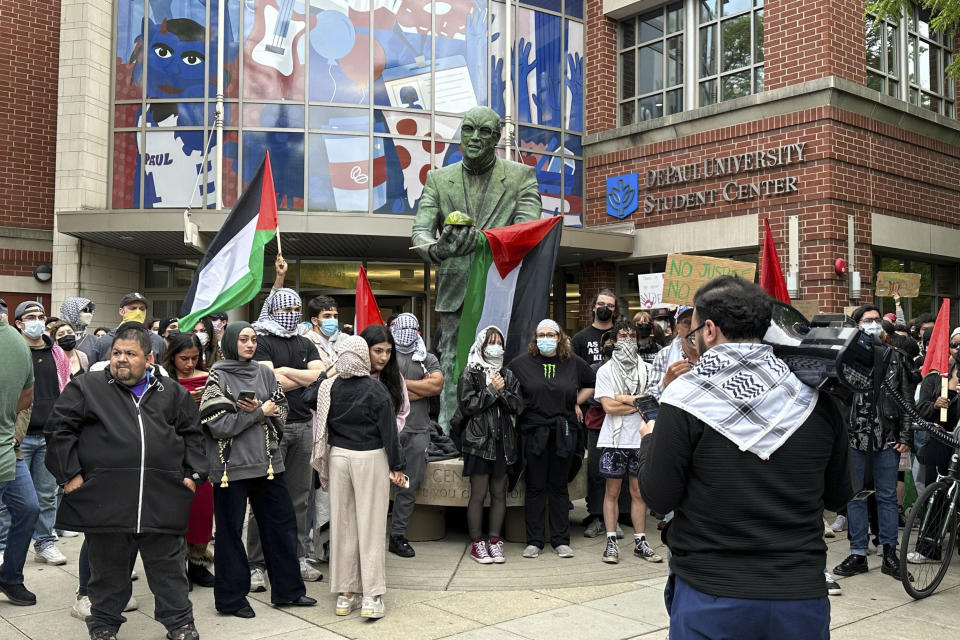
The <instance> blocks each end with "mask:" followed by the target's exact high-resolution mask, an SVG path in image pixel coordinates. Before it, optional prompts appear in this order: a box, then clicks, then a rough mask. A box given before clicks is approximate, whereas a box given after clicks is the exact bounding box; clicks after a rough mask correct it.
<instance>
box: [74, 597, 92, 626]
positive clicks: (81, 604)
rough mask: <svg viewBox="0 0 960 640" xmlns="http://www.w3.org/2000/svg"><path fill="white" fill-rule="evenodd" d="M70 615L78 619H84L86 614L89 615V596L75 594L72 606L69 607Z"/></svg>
mask: <svg viewBox="0 0 960 640" xmlns="http://www.w3.org/2000/svg"><path fill="white" fill-rule="evenodd" d="M70 615H72V616H73V617H74V618H76V619H78V620H86V619H87V616H88V615H90V598H88V597H87V596H77V599H76V601H75V602H74V603H73V608H71V609H70Z"/></svg>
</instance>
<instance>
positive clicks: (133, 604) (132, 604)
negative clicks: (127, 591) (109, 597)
mask: <svg viewBox="0 0 960 640" xmlns="http://www.w3.org/2000/svg"><path fill="white" fill-rule="evenodd" d="M139 608H140V603H139V602H137V599H136V598H135V597H133V595H131V596H130V599H129V600H127V606H125V607H124V608H123V610H124V611H136V610H137V609H139Z"/></svg>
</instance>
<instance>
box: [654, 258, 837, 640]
mask: <svg viewBox="0 0 960 640" xmlns="http://www.w3.org/2000/svg"><path fill="white" fill-rule="evenodd" d="M693 304H694V311H693V326H694V328H693V329H692V330H691V331H690V332H689V334H687V337H686V339H687V340H688V341H690V342H691V343H693V344H694V345H696V349H697V351H698V352H699V358H698V360H697V363H696V364H695V365H694V366H693V368H692V369H691V370H690V371H689V372H688V373H685V374H683V375H681V376H680V377H678V378H677V379H676V380H674V381H673V382H672V383H671V384H670V386H668V387H667V388H666V389H665V390H664V392H663V395H662V396H661V399H660V402H661V406H660V412H659V417H658V418H657V420H656V423H657V424H656V429H655V430H652V428H653V427H652V425H651V423H646V424H644V426H643V428H642V430H641V432H651V431H652V436H651V437H649V438H646V439H644V441H643V445H642V447H641V469H642V471H641V477H640V491H641V493H642V495H643V498H644V500H645V501H646V502H647V504H648V505H649V506H650V508H651V509H654V510H656V511H660V512H663V513H666V512H667V511H671V510H675V514H676V515H675V516H674V519H673V521H672V522H671V523H670V525H669V527H668V528H667V529H666V532H665V535H666V542H667V544H668V546H669V547H670V551H671V552H672V554H671V559H670V569H671V576H670V579H669V581H668V583H667V588H666V594H665V596H666V601H667V608H668V610H669V612H670V638H671V640H687V639H690V638H715V637H725V638H756V639H760V638H776V639H777V640H811V639H821V638H822V639H826V638H828V637H829V633H830V631H829V625H830V605H829V603H828V601H827V588H826V585H825V582H824V566H825V564H826V551H827V546H826V543H825V542H824V541H823V522H822V519H821V518H822V515H823V509H824V505H826V506H827V507H828V508H830V509H834V510H835V509H838V508H840V507H841V506H843V505H844V504H845V503H846V501H847V500H848V499H849V498H850V495H851V493H852V490H851V488H850V480H849V477H848V474H847V449H848V443H847V434H846V429H845V428H844V424H843V421H842V419H841V416H840V415H839V414H838V413H837V411H836V410H835V409H834V405H833V404H832V402H831V401H830V400H829V398H827V397H826V396H825V395H820V394H818V392H817V391H816V390H815V389H813V388H812V387H808V386H806V385H804V384H803V383H801V382H800V380H799V379H798V378H797V377H796V376H795V375H794V374H793V373H792V372H791V371H790V370H789V368H788V367H787V365H786V363H784V362H783V361H782V360H780V359H779V358H777V357H776V356H775V355H774V353H773V349H772V347H770V346H769V345H765V344H762V343H761V342H760V340H761V338H762V337H763V336H764V334H765V333H766V331H767V328H768V327H769V325H770V318H771V300H770V298H769V297H768V296H767V294H766V293H765V292H764V291H763V290H762V289H761V288H760V287H758V286H756V285H754V284H752V283H750V282H747V281H744V280H741V279H739V278H734V277H731V276H721V277H719V278H715V279H713V280H711V281H710V282H708V283H706V284H705V285H703V286H702V287H701V288H700V290H699V291H698V292H697V294H696V296H695V298H694V303H693Z"/></svg>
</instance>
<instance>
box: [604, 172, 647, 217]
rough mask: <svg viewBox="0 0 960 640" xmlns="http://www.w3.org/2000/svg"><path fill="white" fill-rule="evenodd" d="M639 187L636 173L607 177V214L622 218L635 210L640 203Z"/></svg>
mask: <svg viewBox="0 0 960 640" xmlns="http://www.w3.org/2000/svg"><path fill="white" fill-rule="evenodd" d="M639 187H640V184H639V176H638V175H637V174H636V173H625V174H623V175H622V176H614V177H612V178H607V215H608V216H613V217H614V218H619V219H621V220H622V219H623V218H626V217H627V216H628V215H630V214H631V213H633V212H634V211H636V210H637V207H638V205H639V204H640V196H639V192H638V189H639Z"/></svg>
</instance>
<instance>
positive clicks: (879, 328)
mask: <svg viewBox="0 0 960 640" xmlns="http://www.w3.org/2000/svg"><path fill="white" fill-rule="evenodd" d="M860 330H861V331H863V332H864V333H866V334H868V335H871V336H873V337H875V338H876V337H879V336H880V334H881V333H883V325H882V324H880V323H879V322H864V323H863V324H861V325H860Z"/></svg>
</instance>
